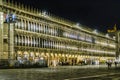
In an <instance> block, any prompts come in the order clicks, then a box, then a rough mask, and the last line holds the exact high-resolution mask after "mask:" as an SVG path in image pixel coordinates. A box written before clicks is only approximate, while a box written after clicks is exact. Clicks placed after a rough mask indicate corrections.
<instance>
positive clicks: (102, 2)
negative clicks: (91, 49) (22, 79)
mask: <svg viewBox="0 0 120 80" xmlns="http://www.w3.org/2000/svg"><path fill="white" fill-rule="evenodd" d="M15 1H18V2H22V3H24V4H28V5H32V6H33V7H37V8H39V9H41V10H46V11H47V12H50V13H52V14H54V15H57V16H60V17H63V18H66V19H69V20H71V21H73V22H76V23H77V22H79V23H80V24H83V25H86V26H89V27H90V28H94V29H98V31H102V32H106V31H107V29H112V27H113V26H114V24H117V28H118V29H119V28H120V27H119V26H120V23H119V22H120V0H15Z"/></svg>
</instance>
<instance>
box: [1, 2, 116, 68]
mask: <svg viewBox="0 0 120 80" xmlns="http://www.w3.org/2000/svg"><path fill="white" fill-rule="evenodd" d="M8 12H10V13H14V14H16V15H17V18H18V20H17V22H16V23H10V24H8V23H4V21H5V15H6V14H7V13H8ZM0 20H1V21H0V27H1V28H0V46H1V47H0V59H1V61H2V60H8V58H9V60H19V59H26V60H29V61H30V62H36V61H37V60H38V59H45V60H46V61H47V64H48V66H49V65H50V63H51V61H53V60H55V61H56V62H57V63H60V62H63V63H66V62H67V63H69V64H79V62H81V61H83V60H86V61H87V63H88V64H91V62H92V61H99V63H102V62H104V61H105V60H107V59H115V53H116V45H115V40H114V39H113V38H110V37H108V36H106V35H103V34H101V33H98V32H97V31H93V30H91V29H88V28H85V27H84V26H82V25H79V24H76V23H74V22H70V21H67V20H64V19H62V18H59V17H55V16H53V15H51V14H48V13H46V12H40V11H39V10H38V9H35V8H31V7H30V6H24V5H22V4H19V3H14V4H13V3H12V2H11V3H10V2H6V1H4V2H2V0H1V2H0ZM9 28H10V30H9Z"/></svg>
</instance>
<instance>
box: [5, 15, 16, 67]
mask: <svg viewBox="0 0 120 80" xmlns="http://www.w3.org/2000/svg"><path fill="white" fill-rule="evenodd" d="M15 22H16V15H15V14H12V13H8V14H7V15H6V19H5V23H7V24H8V66H10V65H11V54H13V53H12V51H13V48H12V47H13V43H14V42H13V41H12V40H13V39H14V38H12V40H11V36H13V37H14V35H13V33H11V31H13V30H12V29H14V28H13V23H15Z"/></svg>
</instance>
